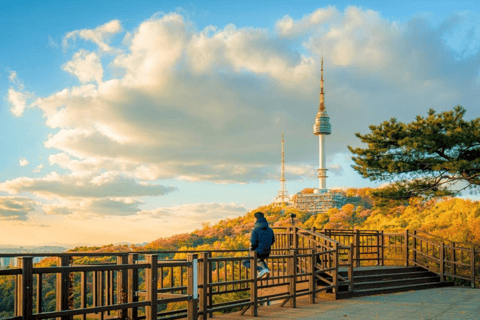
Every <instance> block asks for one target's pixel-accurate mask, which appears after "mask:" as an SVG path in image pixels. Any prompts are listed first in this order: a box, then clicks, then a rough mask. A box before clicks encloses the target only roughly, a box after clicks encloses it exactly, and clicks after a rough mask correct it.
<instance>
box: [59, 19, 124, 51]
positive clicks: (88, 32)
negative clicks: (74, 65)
mask: <svg viewBox="0 0 480 320" xmlns="http://www.w3.org/2000/svg"><path fill="white" fill-rule="evenodd" d="M120 31H122V25H121V23H120V21H119V20H112V21H110V22H107V23H105V24H103V25H101V26H99V27H97V28H95V29H82V30H75V31H71V32H68V33H67V34H66V35H65V37H64V38H63V47H64V48H66V47H68V42H69V40H75V39H76V38H80V39H83V40H88V41H92V42H93V43H95V44H97V45H98V47H99V48H100V49H101V50H102V51H105V52H111V51H114V50H113V48H112V47H110V46H109V45H108V40H109V38H110V37H111V36H112V35H114V34H116V33H119V32H120Z"/></svg>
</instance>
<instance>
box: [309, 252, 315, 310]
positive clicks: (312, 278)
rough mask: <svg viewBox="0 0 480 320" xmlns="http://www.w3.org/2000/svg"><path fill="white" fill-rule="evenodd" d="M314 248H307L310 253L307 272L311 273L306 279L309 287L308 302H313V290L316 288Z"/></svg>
mask: <svg viewBox="0 0 480 320" xmlns="http://www.w3.org/2000/svg"><path fill="white" fill-rule="evenodd" d="M315 253H316V250H314V249H310V250H308V254H309V255H310V270H309V273H310V274H311V275H310V277H309V279H308V287H309V288H310V292H311V295H310V303H315V291H316V290H317V281H316V278H315V271H316V270H317V269H316V268H315V265H316V263H317V259H316V256H315Z"/></svg>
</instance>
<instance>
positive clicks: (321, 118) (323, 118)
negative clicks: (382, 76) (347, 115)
mask: <svg viewBox="0 0 480 320" xmlns="http://www.w3.org/2000/svg"><path fill="white" fill-rule="evenodd" d="M331 133H332V126H331V125H330V118H329V117H328V115H327V110H326V109H325V92H324V91H323V58H322V69H321V77H320V105H319V106H318V112H317V116H316V117H315V124H314V125H313V134H314V135H317V136H318V149H319V150H318V151H319V164H318V169H317V177H318V184H319V189H320V190H324V189H326V188H327V169H326V168H325V136H326V135H329V134H331Z"/></svg>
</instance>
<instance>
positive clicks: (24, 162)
mask: <svg viewBox="0 0 480 320" xmlns="http://www.w3.org/2000/svg"><path fill="white" fill-rule="evenodd" d="M18 162H19V165H20V167H25V166H28V164H29V163H30V162H28V160H27V159H25V158H20V159H19V161H18Z"/></svg>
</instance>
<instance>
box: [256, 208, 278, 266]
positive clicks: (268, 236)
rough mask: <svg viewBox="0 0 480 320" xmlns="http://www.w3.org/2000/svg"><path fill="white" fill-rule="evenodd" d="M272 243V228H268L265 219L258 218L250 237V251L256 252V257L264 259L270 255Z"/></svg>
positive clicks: (273, 241)
mask: <svg viewBox="0 0 480 320" xmlns="http://www.w3.org/2000/svg"><path fill="white" fill-rule="evenodd" d="M274 243H275V235H274V233H273V230H272V228H270V227H269V226H268V222H267V219H265V217H260V218H258V219H257V222H256V223H255V226H254V228H253V231H252V234H251V236H250V250H255V251H257V254H258V257H259V258H260V259H264V258H267V257H268V256H269V255H270V251H271V247H272V244H274Z"/></svg>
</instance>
